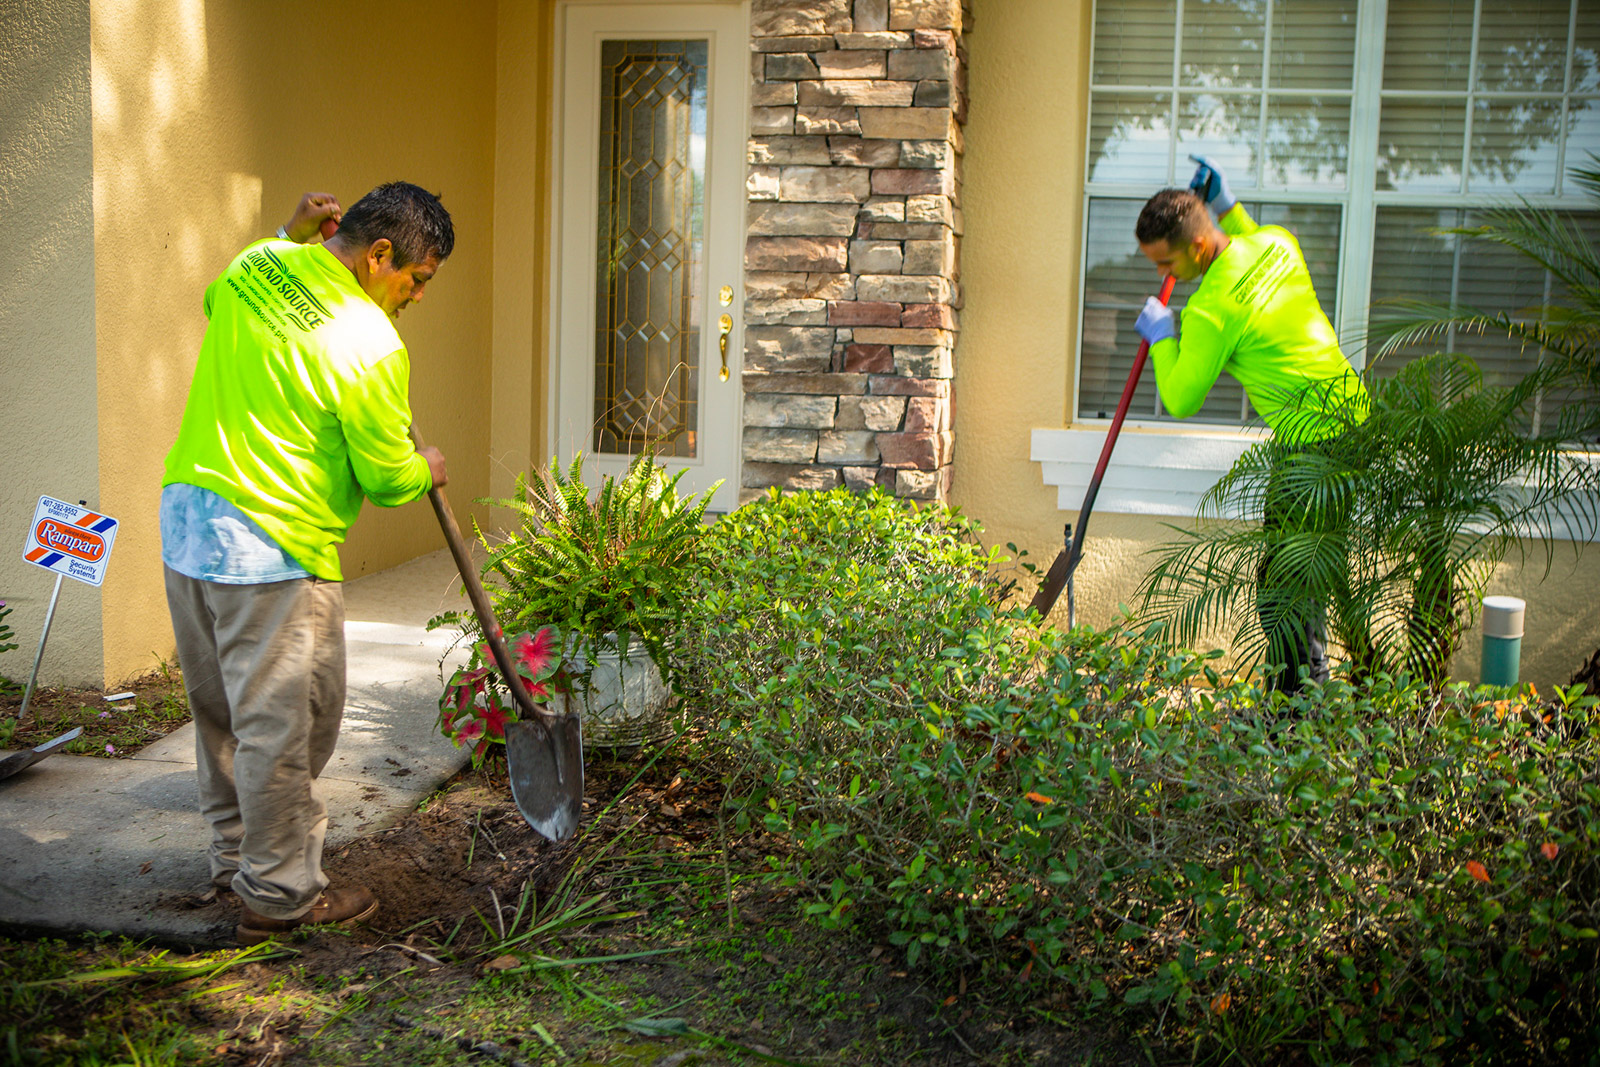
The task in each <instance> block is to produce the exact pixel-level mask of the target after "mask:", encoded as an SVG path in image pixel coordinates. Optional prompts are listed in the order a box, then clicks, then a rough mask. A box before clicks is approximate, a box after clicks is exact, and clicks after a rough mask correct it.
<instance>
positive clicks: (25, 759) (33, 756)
mask: <svg viewBox="0 0 1600 1067" xmlns="http://www.w3.org/2000/svg"><path fill="white" fill-rule="evenodd" d="M81 733H83V727H81V726H75V727H73V728H72V729H71V730H68V731H67V732H66V733H64V734H62V735H61V736H60V737H54V738H51V739H50V740H49V741H46V742H45V743H44V744H42V745H37V746H35V747H33V748H30V749H28V750H27V751H26V752H18V753H15V754H13V755H10V756H7V757H6V758H5V759H3V760H0V778H10V777H11V776H12V775H13V774H16V773H17V772H18V771H20V770H25V769H26V768H28V767H32V766H33V765H34V764H35V763H38V762H39V761H40V760H42V759H44V758H45V757H46V756H48V755H50V753H52V752H54V751H55V750H56V749H58V748H60V747H61V746H62V745H64V744H66V743H67V742H68V741H72V740H76V738H77V736H78V735H79V734H81Z"/></svg>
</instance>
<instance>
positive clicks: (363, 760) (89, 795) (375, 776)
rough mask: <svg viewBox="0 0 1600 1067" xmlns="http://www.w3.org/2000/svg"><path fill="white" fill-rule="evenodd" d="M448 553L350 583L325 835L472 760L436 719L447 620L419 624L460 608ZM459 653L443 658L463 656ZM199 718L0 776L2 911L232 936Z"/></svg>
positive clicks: (363, 820) (29, 920)
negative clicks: (210, 855)
mask: <svg viewBox="0 0 1600 1067" xmlns="http://www.w3.org/2000/svg"><path fill="white" fill-rule="evenodd" d="M458 589H459V581H458V580H457V579H456V573H455V565H454V563H453V562H452V561H451V559H450V554H449V552H447V551H444V550H440V551H439V552H436V553H434V554H432V555H430V556H424V557H423V558H421V559H418V560H413V561H412V562H410V563H407V564H404V565H402V566H400V567H396V568H394V569H393V570H389V571H385V572H383V573H381V574H375V575H372V576H370V577H366V578H361V579H358V580H356V581H353V582H350V583H348V584H347V585H346V586H345V609H346V619H347V621H346V623H345V639H346V644H347V646H348V647H347V655H348V670H349V679H350V689H349V696H348V698H347V700H346V704H345V714H344V726H343V729H342V730H341V732H340V736H339V747H338V749H337V750H336V751H335V753H334V757H333V761H332V762H331V763H329V764H328V767H327V769H326V770H325V771H324V772H323V775H322V785H323V789H324V792H325V793H326V795H327V799H328V814H329V825H328V839H327V846H326V847H327V848H328V850H329V851H330V852H331V851H332V850H333V849H335V848H337V847H339V846H340V845H343V844H345V843H346V842H348V841H350V840H351V839H352V838H355V837H358V836H361V835H363V834H367V833H371V832H373V831H375V830H378V829H381V828H383V827H384V826H386V825H389V824H391V823H392V822H394V821H395V820H396V819H398V818H399V817H400V816H401V815H403V814H404V813H405V812H407V811H409V810H410V809H411V808H413V807H415V806H416V804H417V803H418V801H419V800H420V799H421V798H422V797H423V796H425V795H426V794H428V793H429V792H431V791H433V790H434V789H436V788H438V786H439V785H440V784H441V783H442V782H444V781H445V780H446V779H448V778H449V777H450V776H451V775H453V774H455V773H456V771H458V770H460V769H461V767H462V766H463V765H464V764H465V763H466V761H467V753H466V752H465V751H462V750H458V749H456V748H454V747H453V746H452V745H451V744H450V743H449V742H448V741H447V740H445V739H444V738H443V737H442V736H440V734H439V733H438V732H437V731H436V730H435V729H434V718H435V716H436V715H437V713H438V699H439V691H440V686H441V683H440V675H439V660H440V657H441V656H442V655H443V654H444V653H445V650H446V648H447V647H448V646H449V644H450V640H451V637H452V636H453V631H446V630H436V631H434V632H433V633H428V632H427V630H425V629H424V623H426V622H427V620H428V619H429V618H430V617H431V616H433V615H436V614H438V613H439V612H441V611H446V610H456V609H459V608H461V607H464V606H465V605H466V600H465V599H464V598H463V597H461V596H460V595H459V593H458ZM465 658H466V657H465V654H464V652H462V651H460V650H458V651H457V652H455V653H454V654H453V655H452V657H451V663H450V669H451V670H453V669H454V667H455V665H456V663H457V662H458V661H460V660H464V659H465ZM194 765H195V760H194V727H193V726H192V725H190V726H185V727H184V728H183V729H181V730H178V731H177V732H176V733H173V734H170V735H168V736H167V737H165V738H163V739H162V740H161V741H159V742H157V743H156V744H154V745H151V746H149V747H147V748H145V749H144V750H142V751H141V752H140V753H139V754H138V755H137V756H134V757H133V758H131V759H124V760H113V759H100V758H96V757H93V756H69V755H60V754H58V755H53V756H51V757H49V758H48V759H45V760H42V761H40V762H39V763H36V764H34V765H33V766H32V767H30V768H28V769H27V770H25V771H23V772H21V773H20V774H17V775H15V776H13V777H11V778H8V779H6V780H4V781H0V924H6V925H12V926H18V927H25V928H28V929H32V930H44V931H56V932H78V931H84V930H104V931H110V932H112V933H118V934H126V935H128V936H130V937H137V938H146V937H153V938H158V939H160V940H163V941H168V942H175V943H178V944H185V945H196V946H199V945H216V944H230V943H232V940H233V921H234V920H233V919H232V918H231V911H230V912H229V917H227V918H226V921H220V920H219V918H218V912H219V909H217V908H202V909H196V908H194V907H193V906H192V904H190V905H189V906H185V902H190V901H192V900H193V899H194V897H195V896H196V895H197V894H200V893H203V892H205V890H206V889H207V888H208V877H209V872H208V868H207V866H206V857H205V850H206V842H207V841H208V840H209V839H210V835H209V833H208V831H207V829H206V826H205V824H204V822H203V820H202V819H201V818H200V814H199V810H198V804H199V801H198V795H197V790H196V786H195V770H194Z"/></svg>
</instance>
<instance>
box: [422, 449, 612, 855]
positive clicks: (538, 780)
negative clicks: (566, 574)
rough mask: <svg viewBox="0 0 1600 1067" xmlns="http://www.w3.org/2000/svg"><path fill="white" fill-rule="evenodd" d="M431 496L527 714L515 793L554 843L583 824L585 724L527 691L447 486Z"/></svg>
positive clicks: (509, 758)
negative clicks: (448, 497) (547, 706)
mask: <svg viewBox="0 0 1600 1067" xmlns="http://www.w3.org/2000/svg"><path fill="white" fill-rule="evenodd" d="M411 440H412V441H413V442H414V443H415V444H416V446H417V448H419V449H420V448H422V447H423V445H422V438H421V437H420V436H419V435H418V434H417V431H416V428H415V427H413V428H412V430H411ZM428 500H429V502H430V503H432V504H433V513H434V514H435V515H436V516H438V518H439V528H440V529H441V530H443V531H444V539H445V541H446V543H448V544H449V546H450V555H452V556H454V557H455V561H456V570H458V571H460V572H461V584H462V585H463V586H465V587H466V590H467V599H469V600H471V601H472V610H473V612H474V613H475V614H476V615H477V616H478V626H479V628H481V629H482V630H483V638H484V640H485V641H487V642H488V644H489V651H490V652H491V653H493V654H494V661H495V663H496V664H497V665H498V666H499V668H500V674H501V675H502V676H503V677H504V678H505V680H506V685H507V686H509V687H510V688H511V695H512V697H513V698H515V699H516V702H517V707H518V708H519V709H521V712H522V717H521V718H520V719H518V720H517V721H516V722H508V723H506V771H507V774H508V775H509V777H510V778H511V797H512V799H513V800H515V801H516V802H517V810H518V811H520V812H522V817H523V818H524V819H526V820H528V825H529V826H532V827H533V828H534V829H535V830H537V831H539V833H540V834H541V835H543V836H544V837H546V838H547V839H549V840H551V841H562V840H565V839H566V838H567V837H570V836H571V835H572V831H574V830H576V829H577V828H578V815H579V813H580V812H582V810H583V730H582V725H581V723H580V722H579V720H578V716H577V714H576V713H575V712H572V711H567V712H565V713H562V714H557V713H555V712H552V711H549V710H547V709H544V708H541V707H539V706H538V705H536V704H535V703H534V702H533V698H532V697H530V696H529V695H528V691H527V689H526V688H525V687H524V686H523V683H522V676H521V675H519V674H518V673H517V670H516V667H515V666H513V665H512V662H511V653H510V651H509V650H508V649H507V648H506V640H505V635H504V634H502V633H501V631H500V623H499V622H498V621H497V620H496V619H495V617H494V608H492V607H491V606H490V605H489V597H488V595H487V594H486V593H485V592H484V591H483V583H482V582H481V581H479V580H478V572H477V569H476V568H475V567H474V566H473V565H472V557H470V556H468V555H467V546H466V542H465V541H464V540H463V539H462V537H461V527H459V526H457V525H456V517H455V513H454V512H452V511H451V510H450V502H449V501H448V500H446V499H445V496H444V490H442V489H430V490H428Z"/></svg>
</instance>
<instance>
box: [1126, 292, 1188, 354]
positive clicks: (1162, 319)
mask: <svg viewBox="0 0 1600 1067" xmlns="http://www.w3.org/2000/svg"><path fill="white" fill-rule="evenodd" d="M1133 328H1134V329H1135V330H1138V331H1139V336H1140V337H1143V338H1144V339H1145V341H1146V342H1148V343H1149V344H1155V343H1156V342H1157V341H1165V340H1167V339H1168V338H1169V337H1173V336H1176V335H1177V332H1178V328H1177V324H1176V322H1175V321H1174V320H1173V315H1172V309H1171V308H1169V307H1167V306H1166V305H1165V304H1163V303H1162V302H1161V301H1159V300H1157V299H1156V298H1155V297H1153V296H1147V297H1145V298H1144V310H1143V311H1141V312H1139V318H1138V321H1136V322H1135V323H1134V324H1133Z"/></svg>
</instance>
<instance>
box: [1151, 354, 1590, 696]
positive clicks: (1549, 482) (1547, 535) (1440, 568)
mask: <svg viewBox="0 0 1600 1067" xmlns="http://www.w3.org/2000/svg"><path fill="white" fill-rule="evenodd" d="M1367 385H1368V390H1369V392H1370V395H1371V401H1370V409H1369V411H1368V413H1367V417H1366V418H1365V419H1364V420H1363V419H1361V418H1360V414H1359V413H1356V412H1344V413H1343V418H1344V421H1345V423H1346V429H1345V431H1344V432H1343V433H1342V434H1341V435H1339V436H1338V437H1336V438H1334V439H1333V440H1331V441H1327V442H1323V443H1321V444H1319V445H1317V446H1316V447H1313V448H1296V447H1295V446H1292V445H1289V444H1286V443H1284V442H1281V441H1278V440H1276V439H1270V440H1267V441H1263V442H1261V443H1260V444H1258V445H1256V446H1254V447H1253V448H1251V449H1250V450H1249V451H1248V452H1246V453H1245V455H1244V456H1242V457H1241V458H1240V459H1239V461H1238V462H1237V463H1236V464H1235V465H1234V466H1233V468H1232V469H1231V470H1230V471H1229V472H1228V473H1227V474H1226V475H1224V476H1223V478H1222V479H1221V480H1220V481H1219V482H1218V483H1217V484H1216V485H1215V486H1213V487H1212V489H1211V490H1210V491H1209V492H1207V494H1206V496H1205V497H1204V499H1203V500H1202V502H1201V509H1200V511H1201V516H1202V518H1214V519H1216V520H1218V521H1216V522H1212V523H1207V524H1204V525H1200V526H1198V527H1195V528H1184V527H1176V526H1174V527H1171V528H1172V529H1173V530H1175V531H1176V532H1177V534H1178V535H1179V536H1178V538H1177V539H1176V540H1175V541H1173V542H1170V543H1168V544H1166V545H1163V546H1160V547H1159V548H1158V549H1156V550H1155V552H1156V562H1155V565H1154V567H1153V568H1152V569H1151V571H1150V572H1149V574H1148V575H1146V577H1145V580H1144V583H1143V586H1142V589H1141V592H1142V594H1143V603H1144V610H1145V612H1146V614H1147V616H1148V617H1149V618H1151V619H1153V620H1159V621H1163V622H1165V623H1166V624H1167V626H1168V636H1169V637H1170V638H1171V639H1172V640H1173V641H1174V642H1175V643H1177V644H1180V645H1185V646H1193V645H1194V644H1195V643H1196V642H1197V641H1198V640H1199V639H1200V637H1201V635H1202V634H1204V633H1207V632H1209V631H1212V630H1215V629H1223V630H1226V629H1231V630H1232V632H1233V642H1232V643H1233V646H1234V648H1235V652H1236V653H1237V654H1238V655H1239V656H1240V657H1241V659H1242V661H1243V662H1244V663H1245V664H1248V663H1250V662H1252V661H1255V660H1257V659H1259V658H1260V657H1261V656H1262V654H1263V653H1264V652H1265V651H1266V649H1267V647H1268V645H1269V640H1268V635H1267V634H1266V633H1265V632H1264V630H1263V629H1262V625H1261V623H1260V621H1259V619H1258V618H1257V615H1256V608H1257V599H1258V597H1260V596H1262V592H1263V589H1270V590H1276V591H1277V592H1276V596H1277V597H1278V598H1279V604H1278V605H1277V607H1278V612H1277V617H1278V618H1279V619H1281V620H1282V621H1283V624H1284V625H1286V626H1294V625H1304V624H1305V623H1306V622H1308V621H1310V620H1312V619H1313V617H1320V618H1325V620H1326V624H1327V630H1328V635H1329V637H1330V638H1331V639H1332V641H1333V642H1334V644H1335V645H1337V646H1338V647H1339V648H1340V649H1341V650H1342V651H1343V654H1344V656H1343V658H1344V659H1345V661H1346V663H1347V664H1348V668H1349V670H1350V672H1351V673H1352V675H1353V676H1354V677H1356V678H1357V679H1364V678H1370V677H1372V676H1373V675H1375V674H1377V673H1379V672H1388V673H1392V674H1400V673H1401V672H1407V673H1409V674H1411V675H1412V676H1413V677H1417V678H1420V679H1423V680H1425V681H1426V682H1427V683H1429V684H1431V685H1433V686H1435V687H1438V686H1442V685H1443V684H1444V683H1445V682H1446V681H1447V680H1448V670H1449V663H1450V659H1451V657H1452V656H1453V655H1454V654H1455V652H1456V651H1457V649H1458V648H1459V647H1460V643H1461V638H1462V635H1463V634H1464V633H1465V631H1466V629H1467V627H1468V626H1469V625H1470V624H1471V623H1472V621H1473V617H1474V614H1475V612H1476V610H1477V606H1478V602H1479V600H1480V599H1481V596H1482V593H1483V590H1484V587H1485V585H1486V584H1487V582H1488V579H1489V577H1490V575H1491V574H1492V572H1493V570H1494V566H1495V565H1496V564H1497V563H1499V562H1500V561H1501V560H1502V559H1504V558H1506V557H1507V556H1508V555H1509V554H1511V553H1514V552H1515V553H1520V552H1525V551H1526V550H1527V547H1528V545H1529V544H1538V545H1541V546H1542V547H1543V549H1544V552H1545V559H1546V566H1547V567H1548V565H1549V562H1550V559H1551V557H1552V554H1553V552H1554V548H1555V546H1554V542H1553V540H1552V534H1553V533H1557V532H1560V530H1561V527H1562V526H1563V525H1564V526H1565V527H1567V529H1569V530H1572V531H1576V532H1578V533H1579V534H1580V535H1583V534H1586V533H1587V532H1589V531H1592V530H1594V529H1595V526H1596V518H1597V516H1596V497H1595V488H1596V485H1595V474H1594V469H1593V468H1592V467H1590V466H1589V465H1587V464H1586V463H1584V462H1582V461H1581V460H1580V459H1577V458H1575V457H1574V456H1572V455H1571V454H1570V453H1569V452H1568V451H1566V450H1565V448H1564V444H1565V442H1567V441H1570V440H1571V436H1570V435H1571V433H1572V431H1573V427H1574V420H1576V419H1578V418H1580V417H1581V414H1580V413H1571V414H1569V416H1568V417H1567V419H1566V420H1564V421H1560V422H1559V423H1558V424H1557V425H1554V426H1546V427H1545V428H1544V430H1542V431H1541V432H1540V433H1538V434H1528V433H1526V432H1523V430H1522V429H1521V427H1523V426H1525V425H1526V423H1527V418H1526V416H1527V411H1528V408H1529V407H1530V406H1531V404H1532V403H1533V401H1534V399H1535V397H1536V395H1537V392H1538V390H1539V388H1540V386H1541V382H1540V380H1539V379H1538V378H1537V377H1530V378H1528V379H1526V380H1524V381H1522V382H1521V383H1519V384H1517V385H1516V386H1513V387H1510V388H1501V387H1494V386H1489V385H1486V384H1485V383H1484V381H1483V376H1482V374H1481V372H1480V371H1479V369H1478V367H1477V366H1476V364H1474V363H1473V362H1472V361H1471V360H1470V359H1468V358H1466V357H1464V356H1459V355H1448V354H1439V355H1434V356H1428V357H1424V358H1422V359H1419V360H1416V361H1414V362H1412V363H1411V364H1409V365H1407V366H1406V367H1404V368H1403V369H1401V371H1400V372H1399V374H1398V375H1397V376H1395V377H1394V378H1391V379H1382V378H1378V377H1369V379H1368V382H1367ZM1321 400H1322V398H1316V399H1313V400H1310V401H1309V402H1312V403H1318V402H1320V401H1321ZM1269 496H1273V497H1275V498H1276V499H1278V500H1280V501H1282V500H1288V501H1291V502H1292V508H1293V510H1294V512H1295V514H1294V516H1293V521H1290V522H1287V523H1284V524H1283V525H1281V526H1279V527H1277V528H1275V529H1274V528H1271V527H1270V526H1268V525H1263V524H1261V523H1260V522H1259V520H1260V518H1261V515H1262V513H1263V510H1264V508H1265V507H1266V504H1267V500H1268V499H1269ZM1268 561H1270V569H1268V568H1267V567H1265V566H1264V564H1266V563H1267V562H1268ZM1324 613H1325V614H1324Z"/></svg>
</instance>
